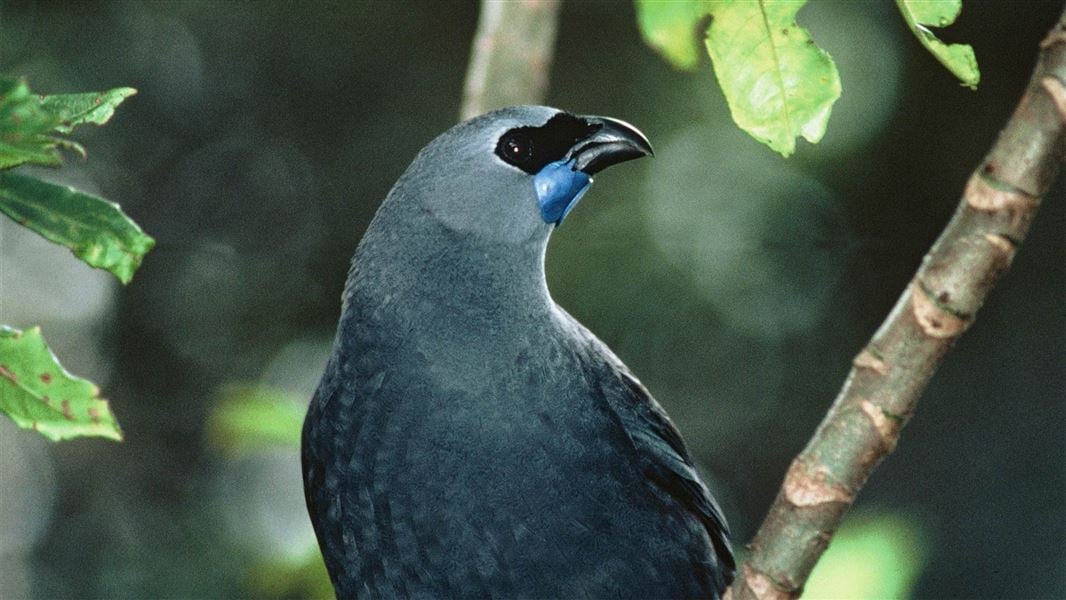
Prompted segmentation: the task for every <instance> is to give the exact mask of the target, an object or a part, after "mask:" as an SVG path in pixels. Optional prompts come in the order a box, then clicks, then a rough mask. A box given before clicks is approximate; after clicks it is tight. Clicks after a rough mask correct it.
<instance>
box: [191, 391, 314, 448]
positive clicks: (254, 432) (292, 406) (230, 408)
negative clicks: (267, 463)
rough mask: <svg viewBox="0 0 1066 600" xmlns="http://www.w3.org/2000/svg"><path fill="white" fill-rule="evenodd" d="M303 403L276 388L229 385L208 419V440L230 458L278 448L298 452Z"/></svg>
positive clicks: (221, 393) (304, 407)
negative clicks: (264, 449)
mask: <svg viewBox="0 0 1066 600" xmlns="http://www.w3.org/2000/svg"><path fill="white" fill-rule="evenodd" d="M302 400H303V399H302V398H299V397H296V396H295V394H293V393H291V392H287V391H285V390H281V389H278V388H275V387H270V386H264V385H255V384H228V385H226V386H224V387H223V388H222V390H221V391H220V394H219V399H218V403H217V404H215V406H214V409H213V410H212V411H211V414H210V416H209V417H208V420H207V436H208V439H209V440H210V442H211V443H212V444H213V445H214V446H215V447H216V448H219V449H221V450H222V451H224V452H226V453H227V454H229V455H230V456H236V455H240V454H243V453H247V452H254V451H256V450H261V449H263V448H270V447H277V446H280V447H283V448H287V449H292V450H296V451H298V450H299V448H300V429H301V427H302V426H303V419H304V412H305V411H306V405H305V403H304V402H302Z"/></svg>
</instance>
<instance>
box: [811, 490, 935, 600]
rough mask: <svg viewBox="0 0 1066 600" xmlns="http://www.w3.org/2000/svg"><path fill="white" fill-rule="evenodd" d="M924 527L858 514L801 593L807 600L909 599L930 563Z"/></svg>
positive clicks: (897, 517) (851, 516)
mask: <svg viewBox="0 0 1066 600" xmlns="http://www.w3.org/2000/svg"><path fill="white" fill-rule="evenodd" d="M928 543H929V541H928V539H927V538H926V536H924V535H923V534H922V528H921V526H920V525H919V524H918V523H917V522H915V521H914V520H913V519H910V518H908V517H906V516H904V515H902V514H896V513H883V514H877V513H874V514H871V513H864V512H863V511H861V510H859V511H855V512H853V513H851V514H849V515H848V518H847V519H845V520H844V523H843V524H842V525H841V527H840V529H839V530H838V531H837V532H836V534H834V535H833V540H832V541H831V542H830V544H829V549H828V550H827V551H826V552H825V554H823V555H822V558H821V560H819V561H818V564H817V565H816V566H815V567H814V571H813V572H812V573H811V577H810V579H809V580H808V581H807V585H806V586H804V588H803V598H804V599H806V600H886V599H888V598H911V597H913V594H914V584H915V583H916V582H917V579H918V576H919V575H921V572H922V569H923V568H924V567H925V565H926V562H927V560H928V556H929V552H928V548H927V547H928Z"/></svg>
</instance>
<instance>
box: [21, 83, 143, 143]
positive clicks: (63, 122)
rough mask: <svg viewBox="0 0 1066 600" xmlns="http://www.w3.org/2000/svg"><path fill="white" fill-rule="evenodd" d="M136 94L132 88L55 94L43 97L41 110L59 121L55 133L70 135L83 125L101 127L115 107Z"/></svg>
mask: <svg viewBox="0 0 1066 600" xmlns="http://www.w3.org/2000/svg"><path fill="white" fill-rule="evenodd" d="M136 93H137V90H135V89H133V88H128V87H125V88H115V89H113V90H107V91H106V92H90V93H86V94H56V95H54V96H45V97H44V99H43V100H42V101H41V109H42V110H44V111H45V112H47V113H49V114H50V115H52V116H53V117H55V118H56V119H57V120H58V121H59V125H57V126H56V128H55V129H56V131H58V132H59V133H70V132H71V131H73V129H74V127H76V126H78V125H82V124H85V123H92V124H94V125H103V124H104V123H107V122H108V120H109V119H111V116H112V115H114V114H115V107H116V106H118V105H119V104H122V101H123V100H125V99H126V98H129V97H130V96H132V95H134V94H136Z"/></svg>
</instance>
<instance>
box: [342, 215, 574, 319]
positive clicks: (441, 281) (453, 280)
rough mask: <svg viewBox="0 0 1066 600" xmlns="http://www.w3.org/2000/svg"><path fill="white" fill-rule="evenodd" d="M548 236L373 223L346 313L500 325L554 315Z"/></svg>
mask: <svg viewBox="0 0 1066 600" xmlns="http://www.w3.org/2000/svg"><path fill="white" fill-rule="evenodd" d="M386 229H387V233H386ZM547 241H548V240H547V236H546V235H545V236H543V237H542V238H533V239H529V240H527V241H525V242H522V243H520V244H513V243H508V244H503V243H500V242H494V241H484V240H478V239H476V238H474V237H473V236H470V235H463V234H462V233H460V232H455V231H452V230H450V229H448V228H446V227H443V226H441V225H440V224H439V223H437V222H435V221H432V220H416V221H408V222H407V223H405V225H404V226H403V227H394V226H393V225H390V226H389V227H388V228H384V227H375V226H374V225H371V228H370V229H369V230H368V231H367V233H366V235H365V236H364V238H363V241H362V242H361V243H360V246H359V248H358V250H357V251H356V254H355V258H354V261H353V264H352V270H351V273H350V274H349V278H348V285H347V287H346V290H345V295H344V301H345V308H344V313H345V316H355V315H357V314H358V315H363V316H364V317H365V316H366V315H368V314H374V315H376V317H375V318H383V319H390V318H395V319H397V321H398V322H399V323H402V322H406V321H410V322H419V323H426V322H438V323H439V322H440V320H441V319H447V320H448V321H451V322H456V321H458V322H462V323H464V324H465V325H467V326H470V327H492V328H493V329H498V328H499V327H506V326H507V325H508V324H510V323H518V322H523V323H529V322H530V321H534V322H535V321H536V320H537V319H547V318H549V317H550V312H551V308H552V306H553V305H554V303H553V302H552V299H551V296H550V294H549V293H548V285H547V281H546V280H545V276H544V255H545V250H546V247H547ZM416 316H417V318H416Z"/></svg>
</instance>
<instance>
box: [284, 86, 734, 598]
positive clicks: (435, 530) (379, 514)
mask: <svg viewBox="0 0 1066 600" xmlns="http://www.w3.org/2000/svg"><path fill="white" fill-rule="evenodd" d="M557 113H558V111H556V110H555V109H550V108H547V107H514V108H509V109H503V110H500V111H496V112H493V113H489V114H488V115H483V116H481V117H478V118H475V119H472V120H470V121H467V122H465V123H462V124H459V125H457V126H455V127H453V128H452V129H450V130H449V131H447V132H445V133H444V134H442V135H441V136H440V137H438V138H437V139H436V140H434V141H433V142H431V143H430V144H429V145H428V146H426V148H424V149H423V150H422V152H420V153H419V155H418V156H417V157H416V158H415V160H414V162H413V163H412V164H411V166H410V167H409V168H408V169H407V171H406V172H405V173H404V175H403V176H402V177H401V178H400V180H399V181H398V182H397V183H396V185H395V186H394V187H393V189H392V190H391V191H390V193H389V195H388V197H387V198H386V200H385V202H384V203H383V204H382V206H381V208H380V209H379V211H378V214H377V215H376V216H375V218H374V220H373V222H372V223H371V225H370V227H369V229H368V230H367V232H366V234H365V235H364V237H363V240H362V242H361V243H360V244H359V247H358V249H357V250H356V253H355V257H354V260H353V263H352V269H351V272H350V273H349V278H348V283H347V286H346V288H345V291H344V299H343V302H344V305H343V311H342V316H341V320H340V324H339V326H338V331H337V337H336V340H335V344H334V349H333V354H332V357H331V358H330V361H329V364H328V366H327V368H326V372H325V374H324V375H323V377H322V381H321V383H320V384H319V387H318V390H317V391H316V393H315V396H314V399H313V400H312V402H311V406H310V408H309V411H308V415H307V420H306V422H305V425H304V432H303V468H304V489H305V493H306V497H307V504H308V509H309V512H310V514H311V518H312V522H313V523H314V526H315V531H316V533H317V535H318V539H319V543H320V545H321V548H322V551H323V556H324V557H325V559H326V565H327V567H328V569H329V572H330V576H331V577H332V579H333V583H334V587H335V589H336V591H337V595H338V597H342V598H348V597H475V596H493V597H538V598H544V597H643V598H647V597H717V596H718V595H719V594H720V593H721V592H722V590H723V589H724V587H725V585H726V584H727V583H728V582H729V581H730V580H731V578H732V572H733V557H732V553H731V550H730V547H729V542H728V532H727V528H726V524H725V521H724V519H723V517H722V514H721V511H720V510H719V508H718V507H717V505H716V504H715V502H714V500H713V499H712V498H711V496H710V494H709V493H708V492H707V489H706V488H705V487H704V485H703V483H702V482H701V481H700V479H699V477H698V476H697V474H696V472H695V470H694V468H693V466H692V462H691V459H690V458H689V455H688V452H687V451H686V449H685V447H684V444H683V442H682V441H681V438H680V436H679V435H678V433H677V430H676V429H675V428H674V426H673V424H672V423H671V422H670V421H669V419H668V418H667V417H666V415H665V413H663V411H662V409H661V408H660V407H659V405H658V404H657V403H656V402H655V400H654V399H652V398H651V396H650V395H649V394H648V393H647V391H646V390H645V389H644V388H643V387H642V386H641V384H640V383H639V382H638V381H637V380H636V378H634V377H633V375H632V374H630V372H629V370H628V369H627V368H626V367H625V366H624V365H623V364H622V363H621V362H620V361H619V360H618V358H616V357H615V356H614V354H613V353H611V351H610V350H609V349H608V348H607V347H606V346H605V345H604V344H603V343H602V342H600V341H599V340H598V339H597V338H596V337H595V336H594V335H592V334H591V333H590V332H589V331H588V330H587V329H585V328H584V327H583V326H581V325H580V324H579V323H578V322H577V321H575V320H574V319H573V318H572V317H570V315H569V314H567V313H566V312H565V311H564V310H563V309H562V308H560V307H559V306H557V305H556V304H555V303H554V302H553V301H552V299H551V297H550V296H549V294H548V290H547V286H546V284H545V279H544V251H545V247H546V244H547V240H548V237H549V234H550V232H551V230H552V228H553V227H554V225H552V224H550V223H545V222H544V219H542V216H541V214H539V213H538V200H537V197H536V195H535V194H534V190H533V186H532V185H531V181H532V177H531V175H530V173H527V172H524V171H523V170H521V169H519V168H515V167H514V166H512V165H511V164H507V163H506V162H505V161H503V160H501V159H500V158H499V156H497V154H496V153H495V152H494V149H495V148H496V146H497V143H498V140H499V139H500V138H501V136H502V135H504V134H505V133H506V132H508V131H510V130H514V129H515V128H521V127H527V128H528V127H539V126H545V127H546V125H545V124H546V123H548V122H549V119H551V118H552V117H553V116H555V115H556V114H557ZM538 139H539V138H538ZM567 143H568V144H570V142H569V141H568V142H567ZM580 143H581V140H576V141H575V142H574V144H580ZM574 144H570V145H574ZM540 145H541V147H545V144H544V143H541V144H540ZM553 152H556V150H553ZM558 158H562V157H558Z"/></svg>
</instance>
